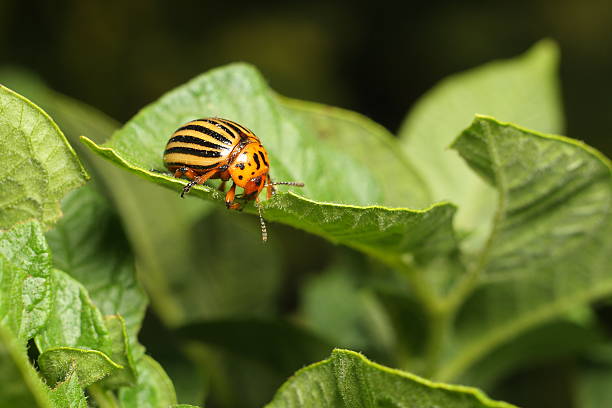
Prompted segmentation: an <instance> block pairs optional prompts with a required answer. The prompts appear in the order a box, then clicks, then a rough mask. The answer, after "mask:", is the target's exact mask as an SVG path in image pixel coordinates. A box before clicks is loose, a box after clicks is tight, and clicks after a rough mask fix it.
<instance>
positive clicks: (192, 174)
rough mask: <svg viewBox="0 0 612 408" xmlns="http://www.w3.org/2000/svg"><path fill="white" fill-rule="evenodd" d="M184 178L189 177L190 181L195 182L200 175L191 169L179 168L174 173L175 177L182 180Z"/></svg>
mask: <svg viewBox="0 0 612 408" xmlns="http://www.w3.org/2000/svg"><path fill="white" fill-rule="evenodd" d="M183 176H185V177H187V178H188V179H189V180H193V179H194V178H196V177H198V174H197V173H196V172H195V171H193V170H192V169H190V168H189V167H179V168H178V169H176V171H175V172H174V177H176V178H181V177H183Z"/></svg>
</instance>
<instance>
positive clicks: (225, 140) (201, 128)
mask: <svg viewBox="0 0 612 408" xmlns="http://www.w3.org/2000/svg"><path fill="white" fill-rule="evenodd" d="M181 130H195V131H196V132H200V133H204V134H206V135H208V136H210V137H214V138H215V139H217V140H218V141H220V142H221V143H225V144H226V145H230V146H231V145H232V142H231V140H229V139H228V138H227V137H225V136H223V135H222V134H221V133H218V132H215V131H214V130H212V129H209V128H207V127H205V126H200V125H186V126H183V127H182V128H179V129H178V130H177V131H176V132H174V133H178V132H180V131H181Z"/></svg>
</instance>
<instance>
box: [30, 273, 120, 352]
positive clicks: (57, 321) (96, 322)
mask: <svg viewBox="0 0 612 408" xmlns="http://www.w3.org/2000/svg"><path fill="white" fill-rule="evenodd" d="M53 272H54V273H53V288H54V290H55V302H54V305H53V312H52V314H51V315H50V316H49V319H48V320H47V324H46V325H45V327H44V329H43V330H42V331H41V332H40V333H39V334H38V335H37V336H36V337H35V338H34V341H35V342H36V346H37V347H38V349H39V350H40V352H41V353H42V352H45V351H46V350H48V349H51V348H56V347H80V348H86V349H93V350H98V351H104V352H106V351H108V350H110V346H111V338H110V335H109V333H108V329H107V327H106V325H105V324H104V319H103V318H102V315H101V314H100V311H99V310H98V309H97V308H96V306H95V305H94V304H93V303H92V301H91V299H90V297H89V295H88V293H87V290H86V289H85V288H84V287H83V286H82V285H81V284H80V283H79V282H78V281H76V280H75V279H73V278H71V277H70V276H69V275H67V274H65V273H64V272H62V271H59V270H54V271H53Z"/></svg>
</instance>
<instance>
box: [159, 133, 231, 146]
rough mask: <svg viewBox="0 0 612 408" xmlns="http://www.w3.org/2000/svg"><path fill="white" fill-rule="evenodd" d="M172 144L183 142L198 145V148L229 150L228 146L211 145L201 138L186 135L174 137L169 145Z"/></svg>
mask: <svg viewBox="0 0 612 408" xmlns="http://www.w3.org/2000/svg"><path fill="white" fill-rule="evenodd" d="M172 142H182V143H191V144H197V145H198V146H206V147H210V148H212V149H219V150H221V149H229V147H228V146H224V145H218V144H216V143H211V142H207V141H206V140H204V139H200V138H199V137H195V136H186V135H177V136H174V137H173V138H171V139H170V140H169V141H168V143H172Z"/></svg>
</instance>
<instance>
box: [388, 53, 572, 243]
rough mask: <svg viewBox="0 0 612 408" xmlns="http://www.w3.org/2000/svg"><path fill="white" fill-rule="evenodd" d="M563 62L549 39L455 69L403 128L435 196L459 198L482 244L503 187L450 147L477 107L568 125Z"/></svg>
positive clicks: (551, 127)
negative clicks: (561, 75) (480, 174)
mask: <svg viewBox="0 0 612 408" xmlns="http://www.w3.org/2000/svg"><path fill="white" fill-rule="evenodd" d="M557 62H558V51H557V48H556V46H555V44H554V43H552V42H550V41H542V42H540V43H538V44H537V45H535V46H534V47H533V48H532V49H530V50H529V51H528V52H527V53H525V54H524V55H522V56H520V57H518V58H513V59H511V60H506V61H495V62H492V63H489V64H486V65H484V66H481V67H478V68H475V69H472V70H470V71H467V72H465V73H461V74H457V75H453V76H450V77H448V78H446V79H444V80H443V81H442V82H440V84H438V85H436V86H435V87H434V88H433V89H432V90H430V91H429V92H427V93H426V94H425V95H424V96H423V97H422V98H421V99H419V101H418V102H417V104H416V105H415V106H414V107H413V109H412V110H411V111H410V114H409V115H408V116H407V118H406V120H405V122H404V124H403V125H402V128H401V129H400V132H399V134H400V140H401V142H402V144H403V147H404V150H405V152H406V155H407V156H408V157H409V158H410V160H411V161H412V162H413V163H414V164H415V165H416V166H417V167H418V168H419V169H420V170H421V171H422V172H423V173H424V174H426V176H427V181H428V184H429V188H430V189H431V191H432V196H433V199H434V200H449V201H451V202H452V203H454V204H457V205H458V207H459V208H460V212H459V214H458V218H457V227H458V228H460V229H462V230H465V231H467V232H469V233H471V237H473V238H474V243H473V245H475V246H477V245H478V244H480V243H481V242H482V241H483V240H484V238H483V237H484V236H485V234H486V233H487V230H488V226H489V225H490V224H489V222H487V221H488V220H490V218H491V217H492V214H493V208H494V202H495V198H494V197H495V193H494V191H493V190H492V189H491V188H489V187H488V186H487V185H486V184H485V183H484V182H483V181H482V180H481V179H479V178H478V177H477V176H476V175H475V174H474V173H473V172H472V171H471V170H470V169H469V168H468V167H467V166H466V165H465V163H464V162H463V161H462V160H461V159H460V158H459V157H458V156H457V154H456V153H455V152H453V151H451V150H450V149H449V148H448V147H449V146H450V144H451V142H452V141H453V140H454V139H455V137H456V136H457V134H459V133H460V132H461V131H462V130H463V129H464V128H466V127H467V126H468V125H469V123H470V121H471V120H472V118H473V117H474V115H476V114H485V115H490V116H493V117H496V118H499V119H502V120H505V121H509V122H513V123H518V124H521V125H523V126H525V127H527V128H529V129H534V130H538V131H541V132H548V133H556V134H560V133H562V132H563V114H562V109H561V98H560V97H559V85H558V79H557V73H556V71H557Z"/></svg>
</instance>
